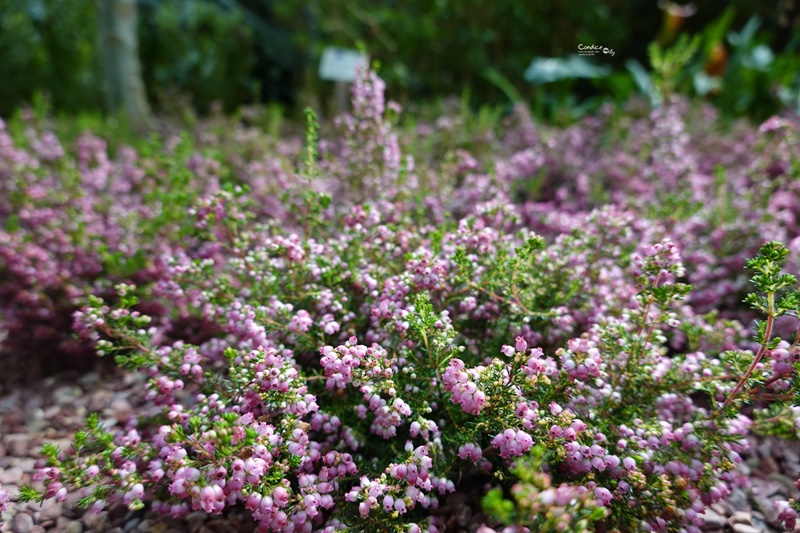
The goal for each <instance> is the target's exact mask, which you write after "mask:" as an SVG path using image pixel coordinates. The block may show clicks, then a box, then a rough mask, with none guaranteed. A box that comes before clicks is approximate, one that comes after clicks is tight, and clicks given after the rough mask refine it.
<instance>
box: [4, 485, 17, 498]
mask: <svg viewBox="0 0 800 533" xmlns="http://www.w3.org/2000/svg"><path fill="white" fill-rule="evenodd" d="M3 490H4V491H6V492H8V498H9V500H11V501H12V502H16V501H18V500H19V487H17V486H16V485H3Z"/></svg>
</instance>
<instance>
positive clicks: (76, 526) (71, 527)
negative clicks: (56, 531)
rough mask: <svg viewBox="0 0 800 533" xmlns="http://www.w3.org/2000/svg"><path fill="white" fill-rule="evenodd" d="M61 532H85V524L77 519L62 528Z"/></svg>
mask: <svg viewBox="0 0 800 533" xmlns="http://www.w3.org/2000/svg"><path fill="white" fill-rule="evenodd" d="M61 533H83V526H82V525H81V523H80V522H78V521H77V520H75V521H74V522H70V523H69V524H67V526H66V527H65V528H64V529H62V530H61Z"/></svg>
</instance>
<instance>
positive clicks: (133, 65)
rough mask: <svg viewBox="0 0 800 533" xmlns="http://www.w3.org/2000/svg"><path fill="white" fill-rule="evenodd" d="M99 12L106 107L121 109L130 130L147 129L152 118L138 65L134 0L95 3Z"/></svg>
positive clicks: (101, 0) (110, 0)
mask: <svg viewBox="0 0 800 533" xmlns="http://www.w3.org/2000/svg"><path fill="white" fill-rule="evenodd" d="M98 13H99V17H100V50H101V54H102V62H103V70H104V72H105V80H106V87H105V89H106V103H107V105H108V108H109V109H110V110H111V111H118V110H120V109H122V110H124V112H125V114H126V115H127V117H128V120H129V122H130V125H131V127H132V128H133V129H135V130H137V131H144V130H147V129H149V128H150V127H151V123H152V118H151V114H150V106H149V105H148V103H147V95H146V93H145V90H144V82H143V81H142V68H141V65H140V63H139V40H138V37H137V33H136V27H137V11H136V0H98Z"/></svg>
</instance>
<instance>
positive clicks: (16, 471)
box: [0, 466, 24, 485]
mask: <svg viewBox="0 0 800 533" xmlns="http://www.w3.org/2000/svg"><path fill="white" fill-rule="evenodd" d="M23 473H24V472H23V471H22V469H21V468H20V467H18V466H12V467H11V468H7V469H5V470H3V472H1V473H0V483H2V484H3V485H19V484H20V483H21V482H22V474H23Z"/></svg>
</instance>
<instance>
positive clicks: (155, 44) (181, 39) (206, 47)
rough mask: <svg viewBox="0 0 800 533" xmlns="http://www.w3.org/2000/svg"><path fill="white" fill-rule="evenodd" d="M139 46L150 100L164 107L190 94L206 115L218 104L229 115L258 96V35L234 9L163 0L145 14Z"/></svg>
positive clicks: (241, 13)
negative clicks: (256, 60) (213, 103)
mask: <svg viewBox="0 0 800 533" xmlns="http://www.w3.org/2000/svg"><path fill="white" fill-rule="evenodd" d="M141 20H142V22H143V23H142V24H140V25H139V47H140V49H141V52H140V54H141V57H142V62H143V65H144V68H143V76H144V81H145V86H146V87H147V89H148V92H149V93H150V96H151V97H152V98H154V99H156V100H157V101H159V102H160V103H161V104H162V105H163V106H165V107H169V105H170V104H169V100H171V99H174V97H175V96H183V95H187V96H189V97H190V98H191V104H192V105H193V106H194V107H195V108H196V109H199V110H201V111H208V110H209V108H210V106H211V104H212V102H214V101H219V102H221V103H222V104H223V106H224V108H225V109H226V110H228V111H231V110H233V109H234V108H235V107H237V106H239V105H241V104H242V103H244V102H248V101H252V100H253V99H254V98H255V97H256V96H257V93H258V86H257V82H256V80H255V79H254V78H253V76H252V71H253V67H254V65H255V59H256V58H255V46H256V41H255V35H254V32H253V30H252V28H251V27H250V26H248V25H247V24H246V23H245V15H244V13H243V11H242V10H241V9H239V8H238V7H237V6H236V4H233V5H232V6H231V9H226V8H223V7H222V6H220V5H217V4H215V3H213V2H208V1H202V0H194V1H187V2H179V1H177V0H164V1H161V2H158V3H157V4H156V5H154V6H152V7H151V8H150V9H145V10H143V13H142V16H141Z"/></svg>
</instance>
